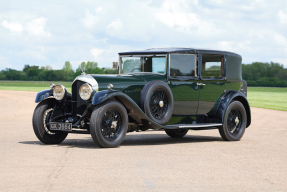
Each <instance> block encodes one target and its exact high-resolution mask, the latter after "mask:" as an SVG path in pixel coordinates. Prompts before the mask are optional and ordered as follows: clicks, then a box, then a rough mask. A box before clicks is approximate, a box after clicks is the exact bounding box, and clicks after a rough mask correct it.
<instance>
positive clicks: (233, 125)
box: [219, 101, 247, 141]
mask: <svg viewBox="0 0 287 192" xmlns="http://www.w3.org/2000/svg"><path fill="white" fill-rule="evenodd" d="M246 122H247V116H246V111H245V108H244V106H243V105H242V104H241V103H240V102H239V101H233V102H231V103H230V104H229V106H228V107H227V109H226V112H225V116H224V122H223V125H222V126H221V127H219V133H220V135H221V137H222V138H223V139H224V140H225V141H238V140H240V139H241V137H242V136H243V134H244V132H245V128H246Z"/></svg>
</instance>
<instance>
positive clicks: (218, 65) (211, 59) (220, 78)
mask: <svg viewBox="0 0 287 192" xmlns="http://www.w3.org/2000/svg"><path fill="white" fill-rule="evenodd" d="M198 57H199V66H200V70H199V71H200V80H199V81H198V86H199V99H198V111H197V114H207V113H208V112H209V111H210V110H211V109H212V108H213V106H214V105H215V103H216V101H217V100H218V99H219V98H220V96H221V95H222V94H223V93H224V90H225V70H224V69H225V57H224V55H211V54H199V56H198Z"/></svg>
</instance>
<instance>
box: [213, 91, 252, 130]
mask: <svg viewBox="0 0 287 192" xmlns="http://www.w3.org/2000/svg"><path fill="white" fill-rule="evenodd" d="M233 100H237V101H240V102H241V103H242V105H243V106H244V108H245V111H246V116H247V124H246V127H248V126H249V125H250V124H251V110H250V105H249V102H248V100H247V97H246V96H245V95H244V94H243V93H242V92H240V91H234V90H231V91H228V92H226V93H225V94H224V95H223V96H222V97H221V102H220V104H219V106H218V109H217V113H216V116H217V117H219V118H220V119H221V120H222V123H223V122H224V117H225V112H226V109H227V107H228V106H229V104H230V103H231V101H233Z"/></svg>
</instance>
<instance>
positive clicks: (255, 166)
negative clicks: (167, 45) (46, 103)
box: [0, 90, 287, 191]
mask: <svg viewBox="0 0 287 192" xmlns="http://www.w3.org/2000/svg"><path fill="white" fill-rule="evenodd" d="M35 95H36V93H35V92H17V91H2V90H0V109H1V110H0V129H1V133H0V163H1V164H0V191H104V190H105V191H231V190H232V191H287V150H286V149H287V139H286V137H287V112H282V111H275V110H267V109H259V108H252V109H251V110H252V124H251V126H250V127H249V128H248V129H247V130H246V132H245V134H244V136H243V138H242V139H241V141H239V142H225V141H223V140H222V139H221V137H220V135H219V132H218V131H217V130H206V131H192V132H191V131H190V132H189V133H188V134H187V135H186V136H185V137H184V138H182V139H172V138H169V137H168V136H167V135H166V134H165V133H164V132H162V131H146V132H139V133H128V134H127V136H126V138H125V140H124V142H123V143H122V144H121V146H120V147H118V148H113V149H101V148H98V147H97V146H96V145H95V144H94V143H93V141H92V138H91V136H90V135H88V134H85V135H78V134H69V135H68V137H67V138H66V140H65V141H64V142H63V143H61V144H59V145H44V144H42V143H41V142H40V141H38V139H37V138H36V136H35V135H34V132H33V129H32V114H33V111H34V108H35V106H36V104H35V103H34V99H35Z"/></svg>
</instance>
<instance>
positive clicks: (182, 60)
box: [170, 54, 197, 77]
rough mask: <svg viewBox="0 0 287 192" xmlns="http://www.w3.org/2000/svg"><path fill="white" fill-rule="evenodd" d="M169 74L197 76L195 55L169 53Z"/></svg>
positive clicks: (174, 75) (173, 75)
mask: <svg viewBox="0 0 287 192" xmlns="http://www.w3.org/2000/svg"><path fill="white" fill-rule="evenodd" d="M170 76H172V77H176V76H193V77H196V76H197V70H196V56H195V55H186V54H171V55H170Z"/></svg>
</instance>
